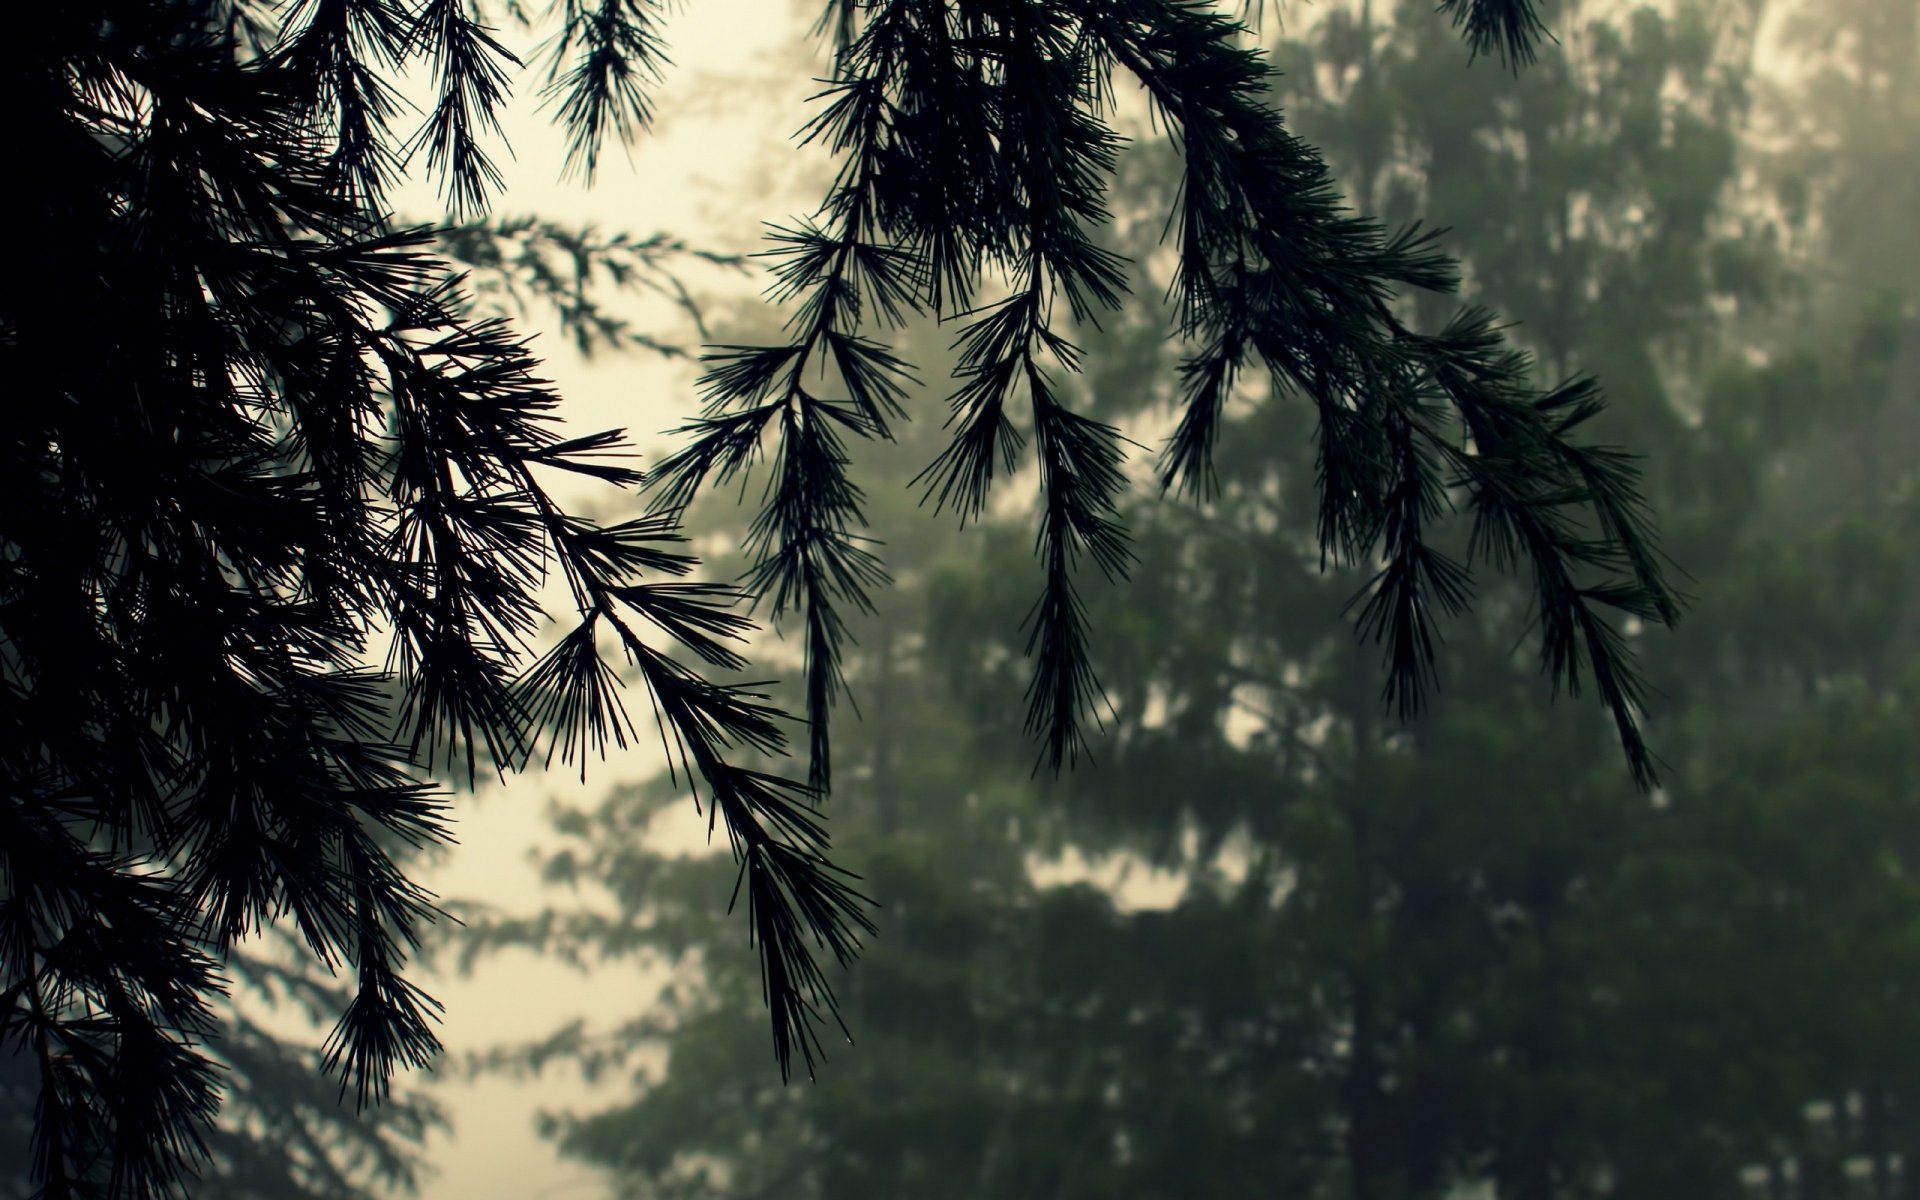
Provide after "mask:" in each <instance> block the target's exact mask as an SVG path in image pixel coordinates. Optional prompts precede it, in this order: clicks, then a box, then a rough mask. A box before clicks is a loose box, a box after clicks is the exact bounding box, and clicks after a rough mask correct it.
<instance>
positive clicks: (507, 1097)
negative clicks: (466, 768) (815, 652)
mask: <svg viewBox="0 0 1920 1200" xmlns="http://www.w3.org/2000/svg"><path fill="white" fill-rule="evenodd" d="M528 7H529V8H532V9H537V8H539V7H540V6H539V5H537V4H535V5H529V6H528ZM678 7H679V8H680V11H678V12H676V13H674V14H673V15H672V16H671V18H670V20H669V23H668V26H667V29H668V34H667V36H668V42H669V54H670V55H671V57H672V58H673V61H674V64H675V65H674V67H673V68H672V69H671V70H670V71H669V72H668V73H667V76H666V78H665V79H664V81H662V82H661V83H660V84H659V85H658V86H657V87H655V88H654V89H653V95H654V96H655V98H656V100H657V106H656V111H657V117H658V119H657V122H656V127H655V129H654V131H653V132H652V133H651V134H650V135H648V136H646V137H644V138H643V139H642V140H641V141H640V142H639V143H638V144H637V145H636V146H635V147H634V148H633V150H632V153H631V155H630V156H627V155H622V154H621V153H619V152H618V151H617V150H616V151H614V152H613V153H611V154H609V155H606V156H605V157H604V158H603V162H602V167H601V171H600V175H599V178H598V179H597V180H596V183H595V185H594V186H593V187H592V188H591V189H587V188H584V187H582V186H580V185H579V184H578V183H577V182H561V181H560V168H561V164H562V162H563V160H564V157H565V142H564V141H563V139H562V138H561V137H560V136H559V135H558V134H557V133H556V132H555V131H554V130H553V128H552V127H551V126H550V125H549V124H548V122H547V120H546V118H545V116H543V115H542V114H541V113H539V112H538V111H537V105H536V103H535V102H534V100H535V97H534V94H533V93H534V92H535V90H536V85H537V82H538V77H536V76H533V75H531V74H529V75H525V76H522V78H521V80H520V83H519V87H518V93H519V94H518V95H517V96H516V102H515V105H514V108H513V110H512V112H511V114H510V116H509V119H508V120H507V122H506V125H507V135H508V140H509V142H510V144H511V147H512V155H511V157H509V156H507V155H506V154H501V155H498V156H497V157H496V161H498V162H499V163H500V165H501V167H502V170H503V172H504V174H505V175H506V177H507V190H506V192H505V193H504V195H502V196H500V197H499V198H498V199H497V200H496V201H495V204H494V211H495V212H496V213H498V214H501V215H518V214H522V213H537V214H539V215H540V216H542V217H547V218H551V219H555V220H557V221H560V222H562V223H564V224H577V223H585V222H592V223H595V224H597V225H598V226H599V227H600V228H601V229H603V230H605V231H609V232H611V231H616V230H624V231H627V232H630V233H633V234H636V235H639V236H646V235H648V234H652V233H654V232H656V231H665V232H670V233H674V234H678V235H681V236H683V237H685V238H687V239H688V240H689V241H692V242H693V243H695V244H697V245H701V246H704V247H708V248H712V249H716V250H730V251H741V250H751V249H755V248H757V245H756V242H757V239H758V237H759V233H760V223H761V222H762V221H768V220H773V221H783V220H786V219H789V218H791V217H793V216H795V215H797V214H798V213H799V212H800V211H802V210H804V209H805V208H807V207H809V205H810V204H811V203H816V202H817V200H818V196H817V195H814V196H812V197H811V198H810V197H809V196H808V195H807V194H806V192H805V191H804V190H803V189H801V188H800V187H799V186H798V179H799V177H800V175H801V173H802V171H803V166H802V164H803V162H805V161H806V156H804V155H801V154H797V153H796V152H795V151H794V150H793V148H792V146H791V144H790V143H789V142H788V140H787V135H788V134H789V133H791V132H792V131H793V130H794V129H795V128H797V127H798V126H799V125H800V124H801V123H802V121H803V120H804V119H805V114H806V111H807V110H806V107H805V104H804V101H805V97H806V96H807V95H808V94H810V93H811V91H813V90H815V89H814V88H813V87H811V86H810V85H809V81H808V77H809V76H811V75H816V74H820V73H823V71H824V58H823V57H822V56H821V55H820V54H818V53H813V55H812V58H811V62H812V65H811V66H810V67H809V68H806V69H801V68H800V67H799V64H800V63H801V62H802V61H806V59H804V58H802V56H803V55H806V54H808V53H809V51H810V50H812V51H818V50H820V49H823V47H817V46H813V44H812V40H811V39H810V38H809V37H808V33H807V24H806V22H805V21H804V20H802V19H801V18H800V17H799V16H798V15H797V14H796V10H795V9H794V8H793V6H791V5H789V4H785V3H781V2H780V0H726V2H722V3H702V4H694V5H684V6H678ZM502 34H503V40H505V41H506V42H507V43H508V44H509V45H510V46H512V47H513V48H514V49H515V50H516V51H520V50H522V49H523V48H525V47H526V46H527V45H528V39H526V38H525V37H524V36H517V35H518V31H517V30H515V29H513V28H511V27H508V28H507V29H504V30H503V31H502ZM523 57H526V56H525V55H523ZM400 205H401V208H402V212H403V214H404V215H405V216H407V217H410V218H418V219H426V218H430V217H433V216H435V215H437V214H438V212H439V206H438V204H437V202H436V200H435V197H434V193H433V191H432V188H431V186H430V185H424V184H422V183H420V182H418V181H416V182H415V183H414V184H413V185H412V186H410V187H409V188H408V189H407V190H406V191H405V192H404V193H402V195H401V198H400ZM764 282H765V281H764V277H763V276H755V277H751V278H743V279H742V280H740V281H739V282H738V283H735V284H733V285H732V290H733V291H734V292H735V293H736V294H739V295H751V294H753V293H754V292H756V291H757V290H758V289H759V288H760V287H762V286H764ZM715 285H716V286H721V287H725V286H728V285H727V284H726V282H725V280H724V279H719V280H716V281H715ZM647 311H648V312H649V314H651V313H652V312H653V311H654V310H647ZM658 315H659V321H660V323H659V324H658V325H655V326H653V328H655V329H656V330H657V331H658V333H659V334H661V335H663V336H664V337H666V338H672V339H678V340H682V341H691V340H692V339H693V331H692V330H691V329H690V328H687V327H686V326H685V324H684V322H679V321H676V320H675V319H674V315H673V314H672V313H671V311H670V310H669V311H664V312H660V313H659V314H658ZM523 328H526V329H529V330H534V329H539V328H540V323H538V322H533V323H529V324H526V325H524V326H523ZM537 344H538V346H539V348H540V349H541V351H542V353H543V354H544V355H545V356H546V359H547V362H546V365H547V373H548V377H549V378H551V379H553V380H554V382H555V383H556V384H557V385H558V387H559V391H560V394H561V395H562V396H563V397H564V398H565V407H564V413H565V416H566V419H567V420H568V422H569V423H570V424H572V425H574V426H576V427H578V428H579V429H580V430H582V431H586V430H590V429H598V428H604V427H607V426H616V425H617V426H625V427H627V428H628V429H629V430H630V431H631V432H632V434H633V435H634V437H635V440H636V441H637V442H638V443H639V444H640V445H641V447H642V448H643V450H644V451H646V452H647V453H648V455H649V456H651V453H652V452H653V451H654V450H655V449H656V448H657V447H659V446H660V445H662V444H663V439H662V438H660V437H659V436H658V435H659V434H660V432H661V431H663V430H665V429H667V428H669V427H670V426H672V425H673V424H675V423H677V421H678V420H679V419H680V418H681V417H682V416H684V415H685V414H686V413H688V412H689V411H690V410H691V409H692V407H693V394H694V393H693V388H692V383H693V374H694V372H693V368H692V367H690V366H684V365H683V366H679V367H671V366H667V365H665V364H663V363H662V362H661V361H660V360H658V359H654V358H651V357H647V356H639V355H625V356H614V357H603V358H599V359H596V360H594V361H593V362H585V361H582V360H581V358H580V357H579V356H578V355H577V354H575V353H573V352H572V350H571V348H570V346H569V345H568V344H567V343H566V342H565V341H564V339H562V338H560V337H559V336H557V335H556V334H554V333H551V332H548V333H545V334H543V335H542V336H541V338H540V340H539V343H537ZM575 498H576V497H571V496H569V497H568V499H575ZM578 498H580V499H585V498H586V496H584V495H582V496H580V497H578ZM594 498H596V499H604V498H605V494H596V495H595V496H594ZM634 699H635V700H636V701H639V702H640V703H642V704H644V699H643V698H641V697H634ZM637 715H638V714H637ZM640 723H641V725H642V726H643V727H647V726H650V725H651V722H650V721H643V722H640ZM662 761H663V760H662V759H661V757H660V755H659V753H658V751H657V750H656V749H655V748H654V747H653V746H651V745H650V744H649V745H644V746H642V747H641V748H640V749H639V750H637V751H635V752H631V753H629V754H627V755H625V756H623V757H620V758H618V759H615V760H611V761H609V762H607V763H606V764H604V765H601V764H595V766H594V768H593V769H592V770H590V772H589V776H588V780H589V781H588V783H587V784H586V786H585V788H584V789H583V788H582V786H581V784H580V783H579V780H578V776H577V774H575V773H571V772H569V771H566V770H563V769H561V768H559V767H558V765H557V764H556V767H555V770H554V771H553V772H552V773H551V774H547V775H543V774H541V773H539V772H537V771H535V772H532V773H529V774H528V775H526V776H523V777H521V778H518V779H515V780H513V781H511V782H510V783H509V784H508V785H507V786H506V787H504V788H494V789H489V790H488V791H487V792H485V793H484V794H482V795H480V796H477V797H465V796H463V797H461V798H460V800H459V802H458V807H457V809H456V814H457V822H458V823H457V835H458V837H459V840H460V844H459V845H458V847H457V848H455V849H454V851H453V852H452V853H451V854H450V855H449V856H448V857H447V859H446V861H445V862H444V864H442V865H441V866H440V867H438V868H437V869H435V870H434V871H432V872H431V874H430V876H429V878H428V880H427V884H428V886H429V887H431V888H433V890H435V891H436V892H437V893H439V895H440V896H441V897H442V898H443V899H444V900H446V901H449V902H455V903H457V902H458V901H459V900H460V899H462V898H465V897H478V898H483V899H486V900H488V901H490V902H491V903H493V904H496V905H500V906H505V907H508V908H510V909H518V910H522V911H530V910H532V909H535V908H537V907H538V906H539V905H540V903H541V896H540V890H539V884H538V880H537V877H536V875H535V873H534V871H533V868H532V866H531V864H530V862H529V858H530V851H531V850H532V849H533V847H535V846H536V845H537V844H539V843H540V842H541V841H542V840H543V839H544V838H545V830H546V824H545V818H544V813H545V810H546V808H547V803H548V800H549V799H550V798H552V797H555V796H560V795H564V796H566V798H567V799H569V800H570V801H573V802H582V801H585V802H591V801H593V800H594V799H597V797H599V796H600V795H602V794H604V793H605V792H606V791H607V790H608V789H609V788H610V787H611V786H612V785H614V784H615V783H617V782H619V781H622V780H625V779H635V778H644V777H648V776H651V775H653V774H654V773H655V772H656V771H657V770H658V769H659V768H660V766H661V765H662ZM688 816H689V817H690V818H691V817H692V811H691V805H689V809H688ZM689 824H690V826H691V825H692V822H691V821H690V822H689ZM690 833H691V830H690ZM419 982H421V983H422V984H423V985H424V986H426V987H427V989H428V990H429V991H430V992H432V993H433V994H434V995H435V996H437V997H438V998H439V999H440V1000H441V1001H442V1002H443V1003H445V1005H446V1007H447V1015H446V1021H445V1024H444V1025H443V1026H442V1028H441V1035H442V1038H443V1040H444V1041H445V1043H446V1047H447V1053H446V1055H445V1057H444V1059H443V1061H445V1062H448V1063H449V1064H450V1063H453V1062H456V1061H458V1060H459V1059H460V1058H461V1057H463V1056H464V1055H465V1054H466V1053H467V1052H469V1051H478V1050H483V1049H485V1048H487V1047H489V1046H492V1045H495V1044H498V1043H500V1042H503V1041H514V1040H520V1039H528V1038H534V1037H538V1036H540V1035H543V1034H546V1033H548V1032H551V1031H552V1030H553V1029H554V1028H556V1027H557V1026H559V1025H561V1024H563V1023H564V1022H566V1021H567V1020H569V1019H571V1018H574V1017H576V1016H580V1015H585V1014H594V1015H597V1016H599V1017H600V1018H602V1019H618V1018H623V1017H626V1016H630V1015H632V1014H633V1013H634V1012H635V1011H636V1010H637V1009H638V1008H639V1007H640V1005H641V1003H642V1002H643V999H644V997H645V996H646V995H647V993H648V992H649V991H650V990H651V989H650V988H649V987H648V986H647V981H646V980H645V979H644V978H642V977H641V976H640V975H639V974H638V973H637V972H634V971H626V972H620V971H613V970H602V971H600V972H598V973H596V974H595V975H593V976H592V977H591V978H588V977H583V976H581V975H579V974H576V973H574V972H571V971H569V970H567V969H566V968H564V967H561V966H558V965H556V964H553V963H549V962H544V961H541V960H539V959H536V958H534V957H533V956H531V955H516V956H512V957H509V958H501V959H495V960H493V961H492V962H491V963H490V964H487V965H484V966H483V967H482V968H481V969H480V970H479V971H478V972H477V973H476V975H475V976H474V977H473V978H471V979H461V978H458V977H448V976H445V975H433V974H430V973H426V972H424V971H423V972H422V973H421V975H420V977H419ZM768 1069H769V1070H771V1069H772V1058H771V1052H769V1058H768ZM610 1087H611V1090H610V1091H609V1092H608V1093H606V1094H608V1095H609V1096H614V1095H619V1094H620V1093H621V1091H622V1090H623V1089H624V1081H623V1080H618V1079H616V1080H613V1081H611V1085H610ZM436 1090H437V1091H438V1092H439V1093H440V1095H441V1096H442V1098H443V1100H444V1101H445V1102H446V1103H447V1104H448V1106H449V1108H450V1109H451V1112H452V1115H453V1118H454V1122H455V1129H454V1133H453V1136H452V1137H451V1138H450V1139H441V1140H440V1141H438V1142H437V1143H436V1144H435V1145H434V1146H433V1148H432V1159H433V1162H434V1164H435V1166H436V1167H437V1168H438V1172H439V1174H438V1176H437V1177H436V1178H435V1179H433V1180H432V1181H430V1182H429V1183H428V1185H427V1186H426V1188H425V1190H424V1193H423V1195H424V1198H425V1200H536V1198H539V1200H546V1198H565V1200H596V1198H598V1197H602V1196H605V1195H607V1194H608V1192H607V1189H606V1188H605V1186H604V1185H603V1184H602V1183H601V1182H600V1181H599V1179H598V1177H597V1176H596V1175H595V1174H594V1173H593V1172H592V1171H591V1170H590V1169H588V1168H586V1167H583V1166H580V1165H577V1164H568V1163H563V1162H561V1161H560V1160H559V1158H558V1157H557V1156H556V1155H555V1154H554V1152H553V1150H552V1148H551V1147H550V1146H549V1145H548V1144H547V1143H545V1142H543V1141H542V1140H540V1138H539V1137H537V1136H536V1135H535V1133H534V1128H533V1122H534V1116H535V1114H536V1112H537V1111H538V1110H539V1109H541V1108H543V1107H545V1108H558V1107H563V1106H566V1105H568V1104H569V1103H577V1102H580V1101H582V1100H585V1099H586V1097H587V1095H588V1093H586V1092H585V1090H584V1089H583V1087H582V1085H580V1084H579V1083H578V1082H577V1081H576V1080H573V1079H570V1078H568V1077H566V1076H565V1075H564V1074H561V1075H556V1076H554V1077H552V1078H550V1079H542V1080H537V1081H533V1082H527V1081H509V1080H503V1079H492V1080H487V1081H483V1082H480V1083H477V1084H462V1083H452V1084H450V1085H448V1086H437V1088H436ZM588 1103H589V1104H590V1101H589V1102H588Z"/></svg>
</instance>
